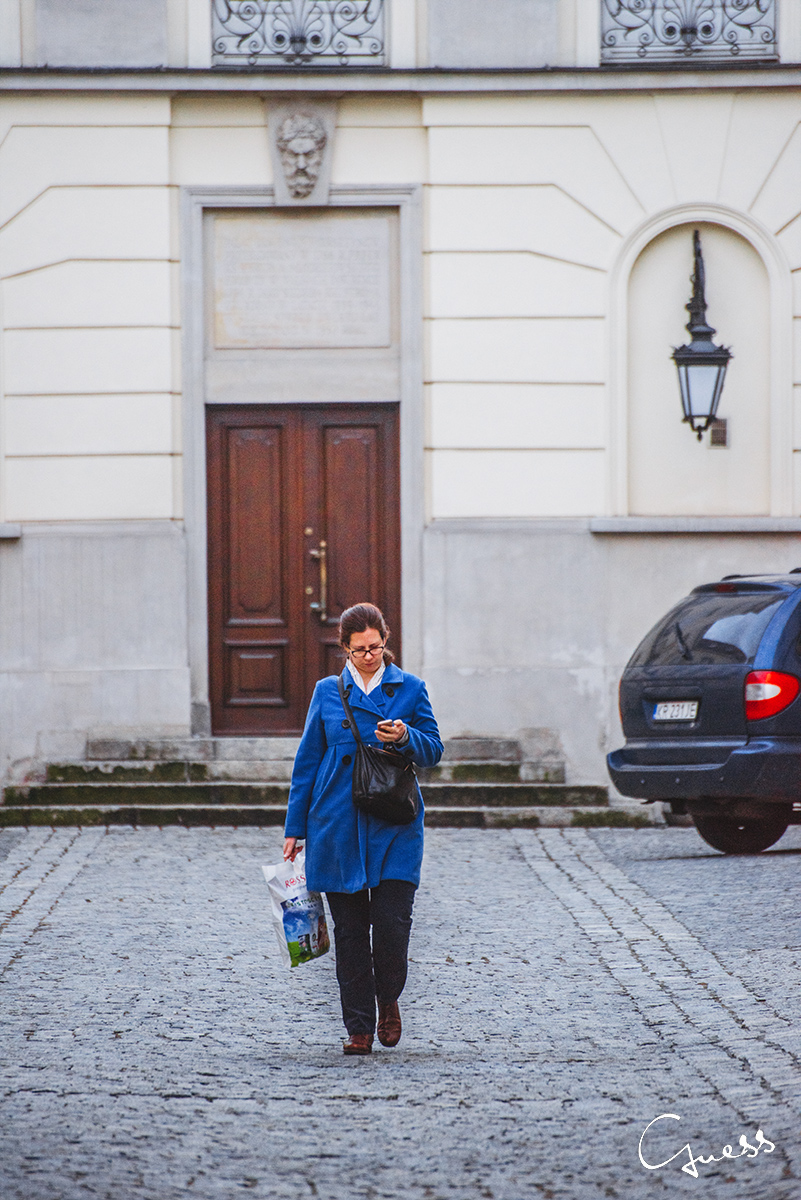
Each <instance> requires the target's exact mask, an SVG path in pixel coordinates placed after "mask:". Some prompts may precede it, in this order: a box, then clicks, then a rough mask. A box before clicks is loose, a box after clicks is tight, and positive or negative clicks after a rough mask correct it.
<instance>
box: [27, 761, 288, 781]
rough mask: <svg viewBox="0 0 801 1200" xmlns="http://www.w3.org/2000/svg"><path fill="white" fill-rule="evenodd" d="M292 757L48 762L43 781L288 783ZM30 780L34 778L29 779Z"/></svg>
mask: <svg viewBox="0 0 801 1200" xmlns="http://www.w3.org/2000/svg"><path fill="white" fill-rule="evenodd" d="M293 761H294V760H293V759H291V758H290V759H263V760H259V759H245V760H240V761H237V760H235V759H225V758H224V759H215V760H212V761H210V762H197V761H194V762H193V761H191V760H189V761H186V760H184V761H174V762H170V761H163V762H160V761H156V762H153V761H150V762H147V761H145V760H140V761H136V760H132V759H126V760H124V761H123V762H109V761H105V762H99V761H98V762H91V761H87V762H71V763H49V764H48V766H47V769H46V771H45V776H44V779H43V780H40V781H39V782H42V783H76V784H80V783H105V784H109V783H205V782H214V781H218V782H221V783H225V782H232V783H288V782H289V779H290V777H291V775H292V765H293ZM29 782H34V781H33V780H30V781H29Z"/></svg>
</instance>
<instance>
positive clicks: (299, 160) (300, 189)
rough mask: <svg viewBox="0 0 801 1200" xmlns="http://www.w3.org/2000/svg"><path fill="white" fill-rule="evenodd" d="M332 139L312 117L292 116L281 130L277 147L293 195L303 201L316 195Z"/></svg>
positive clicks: (287, 183) (319, 122)
mask: <svg viewBox="0 0 801 1200" xmlns="http://www.w3.org/2000/svg"><path fill="white" fill-rule="evenodd" d="M327 141H328V135H327V134H326V131H325V125H324V124H323V122H322V121H321V120H320V118H319V117H316V116H314V115H313V114H312V113H292V114H291V115H290V116H288V117H285V118H284V120H283V121H282V122H281V125H280V127H279V129H278V136H277V138H276V145H277V146H278V150H279V153H280V155H281V165H282V166H283V169H284V177H285V178H286V185H287V188H288V189H289V193H290V195H291V196H292V197H293V198H294V199H295V200H302V199H303V198H304V197H306V196H308V195H310V194H311V192H313V191H314V187H315V184H316V183H317V177H318V175H319V174H320V167H321V166H322V162H323V153H324V151H325V146H326V142H327Z"/></svg>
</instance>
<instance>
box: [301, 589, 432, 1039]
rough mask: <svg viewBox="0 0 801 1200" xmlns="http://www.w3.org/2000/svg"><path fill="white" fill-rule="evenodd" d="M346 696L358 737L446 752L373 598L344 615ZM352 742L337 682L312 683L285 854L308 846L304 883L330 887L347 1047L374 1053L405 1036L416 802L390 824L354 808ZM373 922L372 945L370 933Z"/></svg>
mask: <svg viewBox="0 0 801 1200" xmlns="http://www.w3.org/2000/svg"><path fill="white" fill-rule="evenodd" d="M339 640H340V644H341V646H342V648H343V650H344V651H345V655H346V657H347V662H346V664H345V668H344V670H343V672H342V678H343V681H344V684H345V689H346V696H347V698H348V702H349V704H350V707H351V709H352V711H353V716H354V719H355V720H356V723H357V725H358V728H359V733H360V734H361V736H362V739H363V740H364V741H365V742H372V743H376V742H383V743H387V744H390V743H391V744H392V745H393V746H394V748H395V749H397V750H400V752H401V753H402V754H405V755H406V757H407V758H408V759H410V760H411V761H412V762H414V763H416V764H417V765H418V766H421V767H433V766H436V764H437V763H438V762H439V760H440V757H441V755H442V741H441V740H440V736H439V730H438V728H437V723H436V721H435V719H434V714H433V712H432V711H431V704H430V702H429V699H428V693H427V691H426V686H425V684H424V683H423V681H422V679H418V678H417V677H416V676H415V675H410V674H408V673H407V672H406V671H401V670H400V668H399V667H396V666H395V665H394V663H393V661H392V654H391V652H390V651H389V650H388V649H387V641H388V640H389V629H388V628H387V624H386V621H385V620H384V617H383V614H382V613H381V610H380V609H378V608H376V606H375V605H374V604H355V605H354V606H353V607H352V608H348V609H346V610H345V612H344V613H343V614H342V616H341V618H340V622H339ZM355 750H356V738H355V736H354V734H353V731H352V730H351V729H350V725H349V721H348V719H347V717H346V715H345V711H344V709H343V706H342V700H341V698H340V694H339V687H338V679H337V676H336V675H330V676H329V677H328V678H327V679H321V680H320V682H319V683H318V684H317V686H316V687H315V689H314V695H313V696H312V700H311V704H310V706H309V712H308V715H307V717H306V727H305V729H304V730H303V737H302V738H301V742H300V748H299V750H298V753H297V757H296V758H295V765H294V768H293V771H292V784H291V787H290V790H289V806H288V811H287V819H286V827H285V830H284V833H285V841H284V858H285V859H287V858H289V859H294V857H295V855H296V854H297V852H298V851H299V850H300V848H301V847H300V844H299V843H300V842H301V841H303V840H305V842H306V882H307V886H308V888H309V890H310V891H318V892H325V893H326V895H327V896H328V904H329V907H330V909H331V915H332V917H333V919H334V942H335V948H336V967H337V981H338V983H339V993H340V997H341V1000H342V1016H343V1019H344V1022H345V1028H346V1030H347V1032H348V1035H349V1036H348V1039H347V1041H346V1042H345V1044H344V1052H345V1054H370V1052H371V1050H372V1046H373V1035H374V1033H375V1031H376V1004H377V1005H378V1040H379V1041H380V1042H381V1044H382V1045H383V1046H395V1045H397V1043H398V1042H399V1041H400V1036H401V1017H400V1010H399V1008H398V997H399V996H400V994H401V992H402V991H403V987H404V984H405V983H406V971H407V953H408V946H409V933H410V931H411V927H412V907H413V905H414V895H415V891H416V889H417V886H418V884H419V883H420V867H421V864H422V859H423V804H422V797H421V798H420V811H419V813H418V815H417V817H416V818H415V820H414V821H412V822H411V824H409V825H390V824H389V823H388V822H387V821H383V820H381V819H379V818H378V817H372V816H368V815H367V814H366V813H364V812H362V811H360V810H358V809H357V808H356V807H355V806H354V804H353V795H352V776H353V758H354V754H355ZM371 927H372V944H371V940H370V930H371Z"/></svg>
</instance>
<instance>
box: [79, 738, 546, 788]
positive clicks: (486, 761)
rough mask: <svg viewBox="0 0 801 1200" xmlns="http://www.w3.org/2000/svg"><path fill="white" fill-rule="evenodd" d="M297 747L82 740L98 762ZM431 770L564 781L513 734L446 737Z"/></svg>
mask: <svg viewBox="0 0 801 1200" xmlns="http://www.w3.org/2000/svg"><path fill="white" fill-rule="evenodd" d="M299 745H300V738H297V737H267V738H224V737H217V738H154V739H149V740H148V739H144V738H139V739H133V740H130V739H126V738H110V737H106V738H90V739H89V740H88V741H87V743H86V760H87V761H88V762H90V763H94V764H97V765H105V764H114V765H117V764H122V763H143V764H144V763H155V762H162V763H170V764H175V763H179V762H184V763H204V762H205V763H209V764H212V763H215V764H219V763H221V762H235V763H245V762H253V763H264V762H272V763H286V762H289V763H291V762H292V761H293V760H294V758H295V754H296V753H297V749H298V746H299ZM56 765H59V764H56ZM60 765H63V766H66V765H67V764H66V763H65V764H60ZM74 765H76V766H77V765H78V764H77V763H76V764H74ZM434 769H435V770H438V771H440V772H441V777H442V778H443V779H467V778H470V777H471V776H470V772H471V771H477V772H479V773H480V772H482V771H483V772H484V775H483V777H484V778H488V777H489V775H488V772H491V773H492V778H498V779H502V778H510V779H511V778H514V779H519V780H523V781H532V782H536V781H541V782H552V783H561V782H562V781H563V780H564V762H563V761H562V759H561V756H560V754H559V753H557V752H556V751H555V750H554V749H553V748H552V747H551V745H550V744H549V743H548V742H547V741H543V740H540V741H536V742H532V743H527V742H524V743H523V744H521V743H520V742H518V741H515V740H514V739H512V738H449V739H447V740H446V741H445V742H444V751H443V755H442V764H441V766H440V767H438V768H434ZM515 772H519V773H517V774H515ZM478 777H479V776H478V775H473V776H472V778H478Z"/></svg>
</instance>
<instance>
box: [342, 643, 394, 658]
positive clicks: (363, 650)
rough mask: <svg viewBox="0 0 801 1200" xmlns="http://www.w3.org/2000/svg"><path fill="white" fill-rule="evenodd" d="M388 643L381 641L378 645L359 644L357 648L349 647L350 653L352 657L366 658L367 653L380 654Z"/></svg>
mask: <svg viewBox="0 0 801 1200" xmlns="http://www.w3.org/2000/svg"><path fill="white" fill-rule="evenodd" d="M386 644H387V643H386V642H379V643H378V645H377V646H364V647H362V646H359V647H358V648H357V649H355V650H351V649H350V648H348V654H350V655H351V657H352V658H364V656H365V654H373V655H375V654H380V653H381V651H382V650H383V649H384V647H385V646H386Z"/></svg>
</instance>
